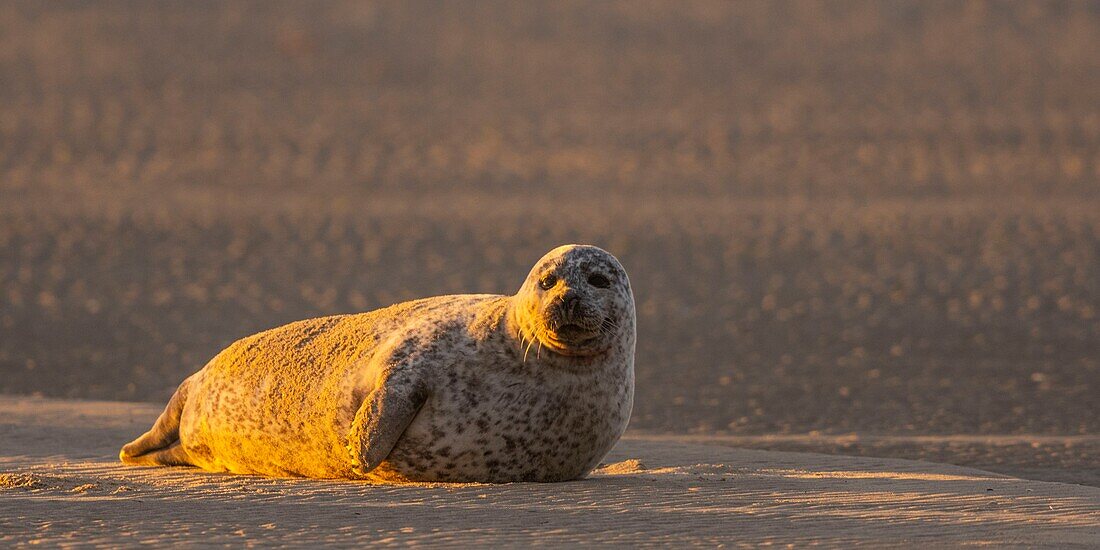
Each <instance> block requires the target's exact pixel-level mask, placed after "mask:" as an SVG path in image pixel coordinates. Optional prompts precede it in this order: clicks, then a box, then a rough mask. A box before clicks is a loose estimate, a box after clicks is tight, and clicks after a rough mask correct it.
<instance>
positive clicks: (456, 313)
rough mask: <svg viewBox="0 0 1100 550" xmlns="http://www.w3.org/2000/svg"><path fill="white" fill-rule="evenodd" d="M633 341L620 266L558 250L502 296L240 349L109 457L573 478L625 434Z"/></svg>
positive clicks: (378, 316)
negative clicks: (517, 287)
mask: <svg viewBox="0 0 1100 550" xmlns="http://www.w3.org/2000/svg"><path fill="white" fill-rule="evenodd" d="M551 283H552V284H551ZM635 338H636V337H635V313H634V298H633V294H632V292H631V289H630V281H629V280H628V278H627V275H626V272H625V271H624V270H623V268H622V266H621V265H620V264H619V262H618V260H616V259H615V257H614V256H612V255H611V254H609V253H607V252H605V251H603V250H601V249H599V248H596V247H592V246H578V245H567V246H563V247H559V248H557V249H555V250H552V251H551V252H550V253H548V254H547V255H546V256H544V257H543V258H542V259H541V260H539V262H538V263H537V264H535V266H534V268H533V269H532V270H531V273H530V274H529V275H528V277H527V279H526V280H525V281H524V283H523V286H522V287H521V288H520V290H519V292H518V293H517V294H516V295H514V296H497V295H458V296H440V297H435V298H426V299H423V300H416V301H412V302H406V303H402V304H398V305H395V306H391V307H388V308H384V309H380V310H376V311H372V312H368V313H362V314H356V315H339V316H333V317H323V318H318V319H310V320H306V321H300V322H297V323H291V324H289V325H285V326H282V327H279V328H275V329H272V330H269V331H266V332H262V333H259V334H256V335H253V336H250V337H247V338H244V339H242V340H239V341H237V342H235V343H234V344H232V345H230V346H229V347H228V348H226V349H225V350H224V351H222V352H221V353H219V354H218V355H217V356H216V357H214V359H212V360H211V361H210V362H209V363H208V364H207V365H206V366H205V367H204V368H203V369H202V370H200V371H199V372H197V373H195V374H194V375H192V376H191V377H190V378H188V379H187V380H185V381H184V382H183V384H181V385H180V389H179V390H178V391H177V393H176V395H175V396H174V397H173V398H172V400H171V401H170V402H169V405H168V407H167V408H166V409H165V412H164V414H162V415H161V417H160V418H159V419H158V420H157V422H156V424H154V426H153V428H152V429H151V430H150V431H149V432H147V433H146V434H144V435H143V436H141V437H139V438H138V439H137V440H135V441H134V442H132V443H130V444H128V445H127V446H125V447H123V450H122V452H121V455H120V456H121V458H122V460H123V461H125V462H128V463H134V464H148V465H154V464H156V465H162V464H189V465H194V466H198V467H201V468H204V469H207V470H214V471H229V472H235V473H246V474H264V475H271V476H306V477H318V478H365V479H373V480H410V481H483V482H508V481H563V480H569V479H576V478H579V477H583V476H584V475H585V474H587V473H588V472H589V471H590V470H591V469H592V468H594V467H595V466H596V465H597V464H598V463H599V461H600V459H602V458H603V456H604V455H605V454H606V453H607V452H608V451H609V450H610V449H611V447H612V446H613V445H614V444H615V442H616V441H617V440H618V438H619V436H620V435H621V434H622V432H623V430H625V429H626V425H627V422H628V420H629V418H630V411H631V407H632V404H633V395H634V345H635Z"/></svg>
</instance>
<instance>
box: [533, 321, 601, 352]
mask: <svg viewBox="0 0 1100 550" xmlns="http://www.w3.org/2000/svg"><path fill="white" fill-rule="evenodd" d="M546 336H547V340H549V341H550V343H552V344H553V345H554V347H558V348H563V349H569V348H580V347H584V346H587V345H588V344H591V343H592V342H593V341H595V340H596V338H598V337H599V332H598V331H595V330H591V329H588V328H585V327H583V326H581V325H578V324H576V323H565V324H564V325H561V326H559V327H558V328H557V329H554V330H548V331H547V332H546Z"/></svg>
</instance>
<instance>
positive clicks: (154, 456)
mask: <svg viewBox="0 0 1100 550" xmlns="http://www.w3.org/2000/svg"><path fill="white" fill-rule="evenodd" d="M122 461H123V462H125V463H127V464H133V465H136V466H194V465H195V464H194V463H193V462H192V461H191V455H189V454H187V450H186V449H184V448H183V445H180V443H179V441H176V442H175V443H173V444H172V445H171V446H169V447H167V448H165V449H157V450H155V451H151V452H147V453H145V454H142V455H138V456H125V455H124V456H123V459H122Z"/></svg>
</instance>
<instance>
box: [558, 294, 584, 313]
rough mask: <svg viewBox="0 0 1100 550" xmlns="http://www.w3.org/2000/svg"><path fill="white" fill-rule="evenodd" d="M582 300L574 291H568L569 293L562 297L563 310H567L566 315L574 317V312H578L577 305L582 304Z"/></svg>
mask: <svg viewBox="0 0 1100 550" xmlns="http://www.w3.org/2000/svg"><path fill="white" fill-rule="evenodd" d="M580 302H581V299H580V297H579V296H577V295H576V294H573V293H572V292H570V293H568V294H566V295H565V296H563V297H562V300H561V308H562V311H564V312H565V315H566V316H567V317H570V318H572V317H573V314H574V313H576V310H577V306H578V305H580Z"/></svg>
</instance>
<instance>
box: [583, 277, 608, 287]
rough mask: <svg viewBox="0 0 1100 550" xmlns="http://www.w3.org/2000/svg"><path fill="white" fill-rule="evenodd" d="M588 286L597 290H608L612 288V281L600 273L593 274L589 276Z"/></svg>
mask: <svg viewBox="0 0 1100 550" xmlns="http://www.w3.org/2000/svg"><path fill="white" fill-rule="evenodd" d="M588 284H590V285H592V286H594V287H596V288H607V287H609V286H611V281H610V280H608V278H607V277H604V276H603V275H600V274H599V273H593V274H592V275H589V276H588Z"/></svg>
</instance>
